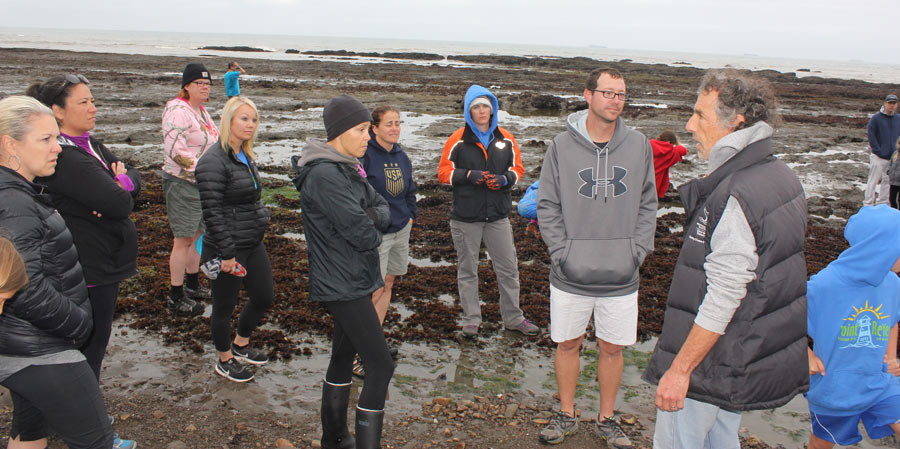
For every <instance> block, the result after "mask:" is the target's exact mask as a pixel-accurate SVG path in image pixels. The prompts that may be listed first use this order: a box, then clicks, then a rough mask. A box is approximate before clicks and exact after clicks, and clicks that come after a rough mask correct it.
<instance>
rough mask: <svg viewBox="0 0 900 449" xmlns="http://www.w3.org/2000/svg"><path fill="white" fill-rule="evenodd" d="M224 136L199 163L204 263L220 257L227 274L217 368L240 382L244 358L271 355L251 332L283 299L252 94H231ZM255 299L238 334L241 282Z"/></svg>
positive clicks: (245, 374)
mask: <svg viewBox="0 0 900 449" xmlns="http://www.w3.org/2000/svg"><path fill="white" fill-rule="evenodd" d="M219 126H220V127H221V129H222V138H221V139H220V140H219V141H218V142H216V143H215V144H214V145H213V146H212V147H210V149H209V151H207V152H206V153H205V154H204V155H203V157H201V158H200V162H198V163H197V170H196V171H195V174H196V176H197V186H198V187H199V189H200V202H201V204H202V205H203V223H204V225H205V227H206V233H205V234H204V236H203V254H202V255H201V260H203V261H209V260H212V259H217V261H219V262H220V265H219V267H220V271H219V274H218V275H215V279H214V280H212V282H211V284H212V297H213V309H212V319H211V321H210V325H211V328H212V338H213V343H214V344H215V346H216V351H218V352H219V359H218V360H217V361H216V366H215V371H216V373H218V374H219V375H221V376H224V377H226V378H228V379H229V380H233V381H235V382H247V381H249V380H251V379H253V371H252V370H250V369H249V368H248V367H246V366H244V365H243V364H242V363H241V362H243V363H249V364H251V365H262V364H264V363H266V362H268V361H269V358H268V357H267V356H266V354H265V353H264V352H262V351H260V350H258V349H255V348H252V347H250V334H251V333H252V332H253V330H254V329H256V326H257V325H258V324H259V320H260V319H261V318H262V316H263V313H265V311H266V309H268V307H269V305H270V304H272V301H273V300H274V298H275V293H274V285H273V281H272V264H271V262H270V261H269V254H268V253H267V252H266V246H265V245H264V244H263V236H264V235H265V232H266V227H267V226H268V221H269V216H270V214H269V211H268V209H266V207H265V206H263V203H262V200H261V197H262V182H261V181H260V179H259V171H258V170H257V168H256V162H255V159H256V155H255V154H254V153H253V143H254V142H255V141H256V134H257V132H258V131H259V113H258V112H257V109H256V105H255V104H253V102H252V101H250V99H249V98H247V97H244V96H240V95H238V96H236V97H231V99H230V100H228V102H227V103H225V109H224V110H223V111H222V121H221V123H220V125H219ZM242 284H243V285H244V288H246V290H247V295H248V296H249V297H250V300H249V301H248V302H247V305H246V306H244V309H243V310H242V311H241V316H240V318H239V319H238V327H237V333H236V335H235V336H234V340H232V339H231V314H232V312H234V307H235V304H236V303H237V298H238V293H239V292H240V289H241V285H242Z"/></svg>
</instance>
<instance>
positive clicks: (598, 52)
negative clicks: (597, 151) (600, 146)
mask: <svg viewBox="0 0 900 449" xmlns="http://www.w3.org/2000/svg"><path fill="white" fill-rule="evenodd" d="M206 46H222V47H236V46H247V47H254V48H260V49H263V50H266V51H265V52H238V51H221V50H205V49H201V47H206ZM0 48H31V49H48V50H69V51H81V52H100V53H121V54H142V55H153V56H179V57H191V56H201V55H214V56H225V57H234V58H235V59H271V60H297V61H303V60H319V61H322V60H326V61H327V60H338V61H342V62H347V63H373V62H393V63H402V64H429V65H430V64H435V63H437V64H441V65H448V66H466V65H470V64H465V63H461V62H458V61H450V60H447V59H444V60H443V61H411V60H396V59H390V58H372V57H335V56H321V55H304V54H294V53H291V54H289V53H285V51H286V50H288V49H294V50H299V51H300V52H304V51H322V50H347V51H351V52H378V53H385V52H398V53H435V54H438V55H442V56H444V57H446V56H449V55H491V54H494V55H508V56H525V57H545V58H547V57H550V58H552V57H561V58H570V57H587V58H593V59H597V60H601V61H622V60H630V61H632V62H636V63H645V64H665V65H672V66H685V67H687V66H690V67H697V68H702V69H707V68H722V67H733V68H738V69H750V70H776V71H779V72H782V73H795V74H796V75H797V76H798V77H806V76H819V77H823V78H841V79H857V80H862V81H869V82H875V83H896V82H897V79H898V75H897V74H898V73H900V65H895V64H881V63H872V62H865V61H832V60H815V59H801V58H797V59H788V58H776V57H767V56H759V55H720V54H705V53H690V52H683V53H682V52H669V51H650V50H629V49H615V48H607V47H602V46H595V45H590V46H587V45H586V46H551V45H522V44H510V43H486V42H485V43H482V42H450V41H429V40H407V39H382V38H373V39H363V38H350V37H322V36H289V35H274V34H273V35H259V34H228V33H189V32H162V31H110V30H75V29H49V28H11V27H0Z"/></svg>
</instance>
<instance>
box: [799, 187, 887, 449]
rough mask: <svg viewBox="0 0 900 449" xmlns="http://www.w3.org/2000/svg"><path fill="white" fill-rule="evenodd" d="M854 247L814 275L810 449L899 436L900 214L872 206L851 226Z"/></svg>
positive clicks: (810, 292)
mask: <svg viewBox="0 0 900 449" xmlns="http://www.w3.org/2000/svg"><path fill="white" fill-rule="evenodd" d="M844 237H845V238H846V239H847V241H848V242H849V243H850V248H848V249H847V250H845V251H844V252H842V253H841V255H840V256H838V258H837V260H835V261H833V262H831V263H830V264H828V266H827V267H825V269H823V270H822V271H820V272H819V273H818V274H816V275H815V276H813V277H812V278H810V280H809V283H808V285H807V293H806V294H807V301H808V313H807V321H808V323H807V326H808V332H809V336H810V337H811V338H812V339H813V344H814V346H813V349H810V350H809V374H810V388H809V393H808V394H807V396H806V398H807V400H808V401H809V413H810V418H811V419H812V431H813V433H812V435H811V436H810V440H809V449H827V448H831V447H833V446H834V445H835V444H840V445H844V446H846V445H851V444H855V443H857V442H859V441H860V440H862V435H860V433H859V421H860V420H862V422H863V424H865V426H866V432H867V433H868V434H869V437H870V438H873V439H878V438H884V437H887V436H889V435H890V434H891V433H896V434H897V435H898V436H900V382H898V380H897V378H896V377H895V376H898V375H900V365H898V360H897V323H898V321H900V278H898V277H897V275H896V274H894V273H898V272H900V211H898V210H897V209H892V208H890V207H888V206H887V205H884V204H882V205H878V206H867V207H863V208H862V209H860V211H859V212H858V213H857V214H856V215H854V216H852V217H850V220H848V221H847V227H846V228H845V229H844Z"/></svg>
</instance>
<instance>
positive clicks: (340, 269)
mask: <svg viewBox="0 0 900 449" xmlns="http://www.w3.org/2000/svg"><path fill="white" fill-rule="evenodd" d="M322 115H323V119H324V122H325V131H326V134H327V140H321V139H309V140H308V141H307V143H306V146H304V147H303V150H302V152H301V153H300V156H299V157H297V156H294V157H293V158H291V159H292V160H291V162H292V164H293V165H294V170H295V172H296V176H295V177H294V185H296V186H297V190H298V191H300V201H301V210H302V211H303V212H302V213H303V231H304V233H305V234H306V245H307V250H308V254H309V298H310V299H311V300H313V301H319V302H321V303H322V304H323V305H324V306H325V309H326V310H327V311H328V313H329V314H331V316H332V317H333V318H334V340H333V342H332V346H331V362H330V363H329V365H328V371H327V372H326V374H325V380H324V382H323V384H322V412H321V413H322V433H323V435H322V447H323V448H326V449H327V448H341V449H349V448H353V447H356V448H367V449H368V448H378V447H380V442H381V426H382V421H383V419H384V401H385V398H386V397H387V389H388V384H390V382H391V376H393V374H394V362H393V360H391V355H390V352H389V351H388V347H387V343H386V342H385V339H384V331H383V330H382V328H381V323H379V321H378V314H377V313H376V312H375V307H374V306H373V304H372V293H374V292H375V291H376V290H378V289H380V288H382V287H383V286H384V281H383V280H382V279H381V272H380V270H379V263H378V246H379V245H380V244H381V238H382V233H383V232H384V230H386V229H387V228H388V226H390V223H391V214H390V208H389V207H388V204H387V202H385V200H384V198H382V197H381V195H379V194H378V193H377V192H376V191H375V189H373V188H372V186H371V185H369V183H368V182H366V180H365V178H363V176H362V174H361V171H360V170H361V167H360V166H359V160H358V159H357V158H359V157H362V155H363V154H365V152H366V146H367V143H368V141H369V125H370V123H371V121H372V116H371V115H370V114H369V110H368V109H366V107H365V106H364V105H363V104H362V103H360V102H359V100H357V99H355V98H353V97H351V96H349V95H341V96H339V97H335V98H332V99H331V100H329V101H328V103H326V104H325V110H324V111H323V113H322ZM354 354H359V356H360V358H361V359H362V363H363V366H364V367H365V370H366V377H365V383H364V384H363V388H362V392H360V394H359V401H358V403H357V406H356V441H355V443H354V440H353V438H352V437H351V436H350V432H348V431H347V406H348V404H349V401H350V381H351V378H352V373H351V370H352V366H353V356H354Z"/></svg>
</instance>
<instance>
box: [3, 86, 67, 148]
mask: <svg viewBox="0 0 900 449" xmlns="http://www.w3.org/2000/svg"><path fill="white" fill-rule="evenodd" d="M41 114H47V115H49V116H50V117H53V118H54V120H55V119H56V117H55V116H54V115H53V111H51V110H50V108H48V107H47V106H44V104H43V103H41V102H40V101H37V100H36V99H34V98H32V97H26V96H24V95H13V96H11V97H6V98H4V99H2V100H0V136H10V137H12V138H13V139H16V140H22V139H23V138H24V137H25V134H28V131H30V130H31V121H32V120H34V118H35V117H34V116H36V115H41Z"/></svg>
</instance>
